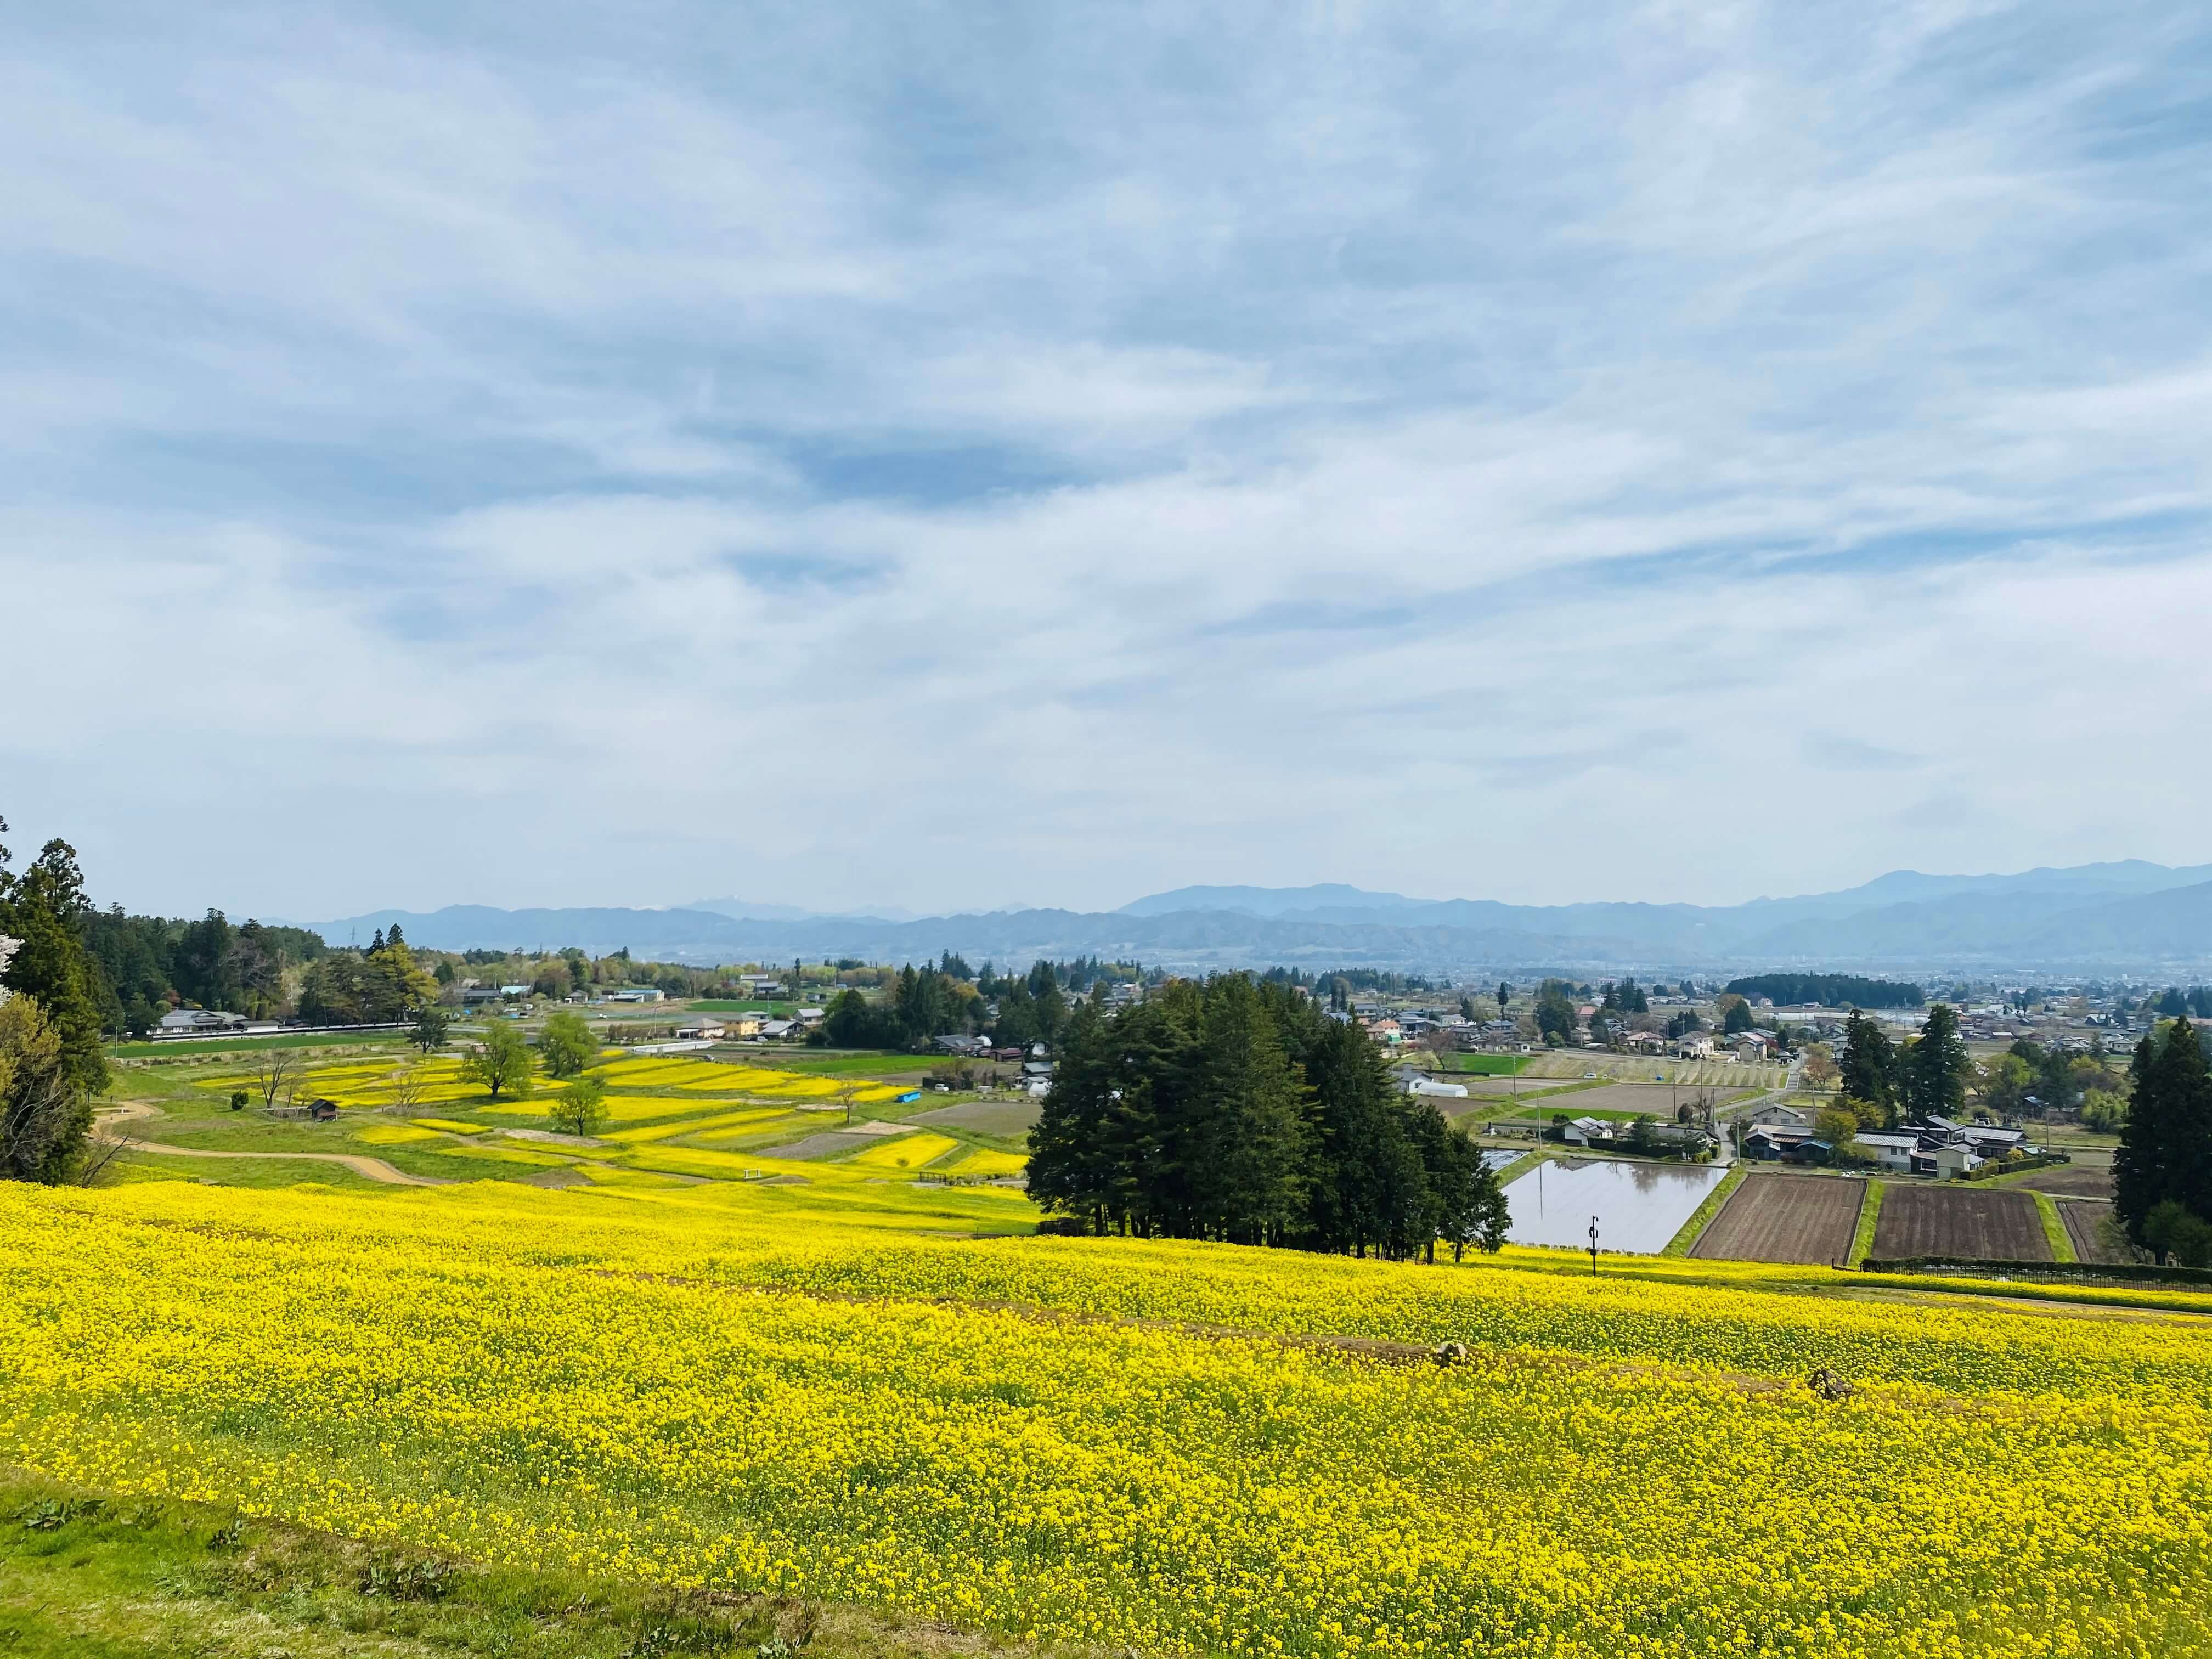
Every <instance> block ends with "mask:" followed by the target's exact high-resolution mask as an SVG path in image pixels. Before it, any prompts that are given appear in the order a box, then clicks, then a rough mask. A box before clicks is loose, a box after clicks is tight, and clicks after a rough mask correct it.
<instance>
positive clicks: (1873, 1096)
mask: <svg viewBox="0 0 2212 1659" xmlns="http://www.w3.org/2000/svg"><path fill="white" fill-rule="evenodd" d="M1836 1059H1837V1066H1838V1072H1839V1073H1840V1077H1839V1081H1838V1087H1839V1088H1840V1089H1841V1090H1842V1091H1843V1093H1844V1095H1845V1096H1846V1097H1849V1098H1850V1099H1852V1100H1856V1101H1863V1102H1864V1103H1866V1104H1868V1105H1869V1106H1872V1107H1875V1108H1877V1109H1879V1111H1880V1114H1881V1117H1880V1121H1881V1122H1882V1123H1885V1124H1888V1125H1894V1124H1895V1123H1896V1122H1897V1109H1898V1089H1897V1049H1896V1048H1895V1047H1894V1046H1893V1044H1892V1043H1891V1042H1890V1040H1889V1039H1888V1038H1887V1036H1883V1035H1882V1030H1881V1026H1879V1025H1877V1024H1875V1023H1874V1021H1873V1020H1871V1019H1869V1018H1867V1016H1866V1015H1864V1014H1863V1013H1861V1012H1859V1011H1858V1010H1857V1009H1856V1008H1854V1009H1852V1010H1851V1013H1850V1018H1849V1019H1848V1020H1846V1021H1845V1022H1844V1051H1843V1053H1842V1054H1838V1056H1837V1057H1836Z"/></svg>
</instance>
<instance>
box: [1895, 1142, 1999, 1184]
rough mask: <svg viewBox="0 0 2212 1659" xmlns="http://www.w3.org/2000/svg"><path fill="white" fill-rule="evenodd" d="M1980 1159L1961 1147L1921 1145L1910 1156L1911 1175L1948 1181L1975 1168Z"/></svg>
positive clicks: (1938, 1144)
mask: <svg viewBox="0 0 2212 1659" xmlns="http://www.w3.org/2000/svg"><path fill="white" fill-rule="evenodd" d="M1981 1161H1982V1160H1981V1159H1980V1158H1977V1157H1975V1156H1974V1154H1973V1153H1972V1152H1968V1151H1967V1150H1966V1147H1965V1146H1958V1145H1954V1144H1949V1143H1941V1142H1939V1143H1937V1144H1935V1145H1932V1146H1929V1145H1923V1146H1921V1147H1919V1148H1918V1149H1917V1151H1915V1152H1913V1154H1912V1166H1911V1168H1912V1173H1913V1174H1914V1175H1917V1176H1935V1177H1936V1179H1937V1180H1938V1181H1949V1180H1951V1179H1953V1178H1954V1176H1962V1175H1964V1174H1966V1171H1967V1170H1971V1169H1973V1168H1975V1167H1976V1166H1977V1165H1978V1164H1980V1163H1981Z"/></svg>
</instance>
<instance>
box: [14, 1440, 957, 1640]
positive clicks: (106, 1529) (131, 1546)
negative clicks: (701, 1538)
mask: <svg viewBox="0 0 2212 1659" xmlns="http://www.w3.org/2000/svg"><path fill="white" fill-rule="evenodd" d="M986 1645H987V1644H982V1643H980V1642H963V1643H961V1644H960V1646H961V1648H963V1649H964V1650H969V1651H981V1650H986ZM988 1645H989V1646H990V1647H996V1646H997V1644H988ZM800 1649H804V1650H805V1653H806V1654H807V1655H808V1656H809V1659H814V1656H819V1659H905V1656H919V1655H921V1654H923V1653H932V1652H934V1653H941V1652H944V1651H945V1650H946V1649H947V1644H946V1642H945V1638H944V1637H943V1636H942V1635H938V1634H934V1633H933V1632H926V1631H922V1630H919V1629H917V1630H915V1631H914V1632H910V1633H909V1632H904V1631H902V1629H901V1628H900V1627H899V1626H896V1625H894V1624H892V1623H890V1622H889V1621H887V1620H883V1619H880V1618H878V1617H875V1616H873V1615H870V1614H866V1613H859V1612H856V1611H854V1610H852V1609H847V1608H838V1607H821V1606H818V1605H813V1604H809V1603H806V1602H803V1601H789V1600H781V1599H775V1598H770V1597H768V1596H763V1595H708V1594H704V1593H687V1592H683V1591H677V1590H669V1589H657V1588H653V1587H648V1586H644V1585H638V1584H629V1583H621V1582H617V1581H611V1580H607V1579H603V1578H594V1577H585V1576H583V1575H580V1574H577V1573H572V1572H564V1571H560V1570H558V1569H557V1568H556V1569H550V1570H545V1571H533V1572H524V1571H512V1570H507V1569H490V1568H485V1567H482V1566H477V1565H472V1564H471V1563H468V1562H465V1561H455V1560H451V1559H444V1558H441V1557H438V1556H435V1555H432V1554H428V1553H424V1552H422V1551H421V1550H416V1549H404V1548H397V1547H385V1546H379V1545H374V1544H370V1543H364V1542H362V1541H359V1540H356V1539H350V1538H342V1537H337V1536H334V1535H332V1534H328V1533H319V1532H314V1531H311V1530H309V1529H307V1528H302V1527H294V1526H288V1525H285V1524H283V1523H282V1522H273V1521H263V1520H252V1519H247V1518H245V1517H242V1516H240V1515H239V1514H238V1513H237V1512H236V1511H235V1510H231V1509H228V1508H226V1507H221V1506H216V1505H212V1504H185V1503H170V1502H161V1501H158V1500H153V1499H146V1498H126V1499H120V1500H118V1499H112V1498H111V1499H106V1500H103V1499H101V1498H100V1497H98V1496H97V1495H95V1494H93V1493H90V1492H85V1491H83V1490H82V1489H79V1488H75V1487H69V1486H61V1485H59V1484H58V1483H56V1482H53V1481H51V1480H46V1479H45V1478H43V1477H41V1476H40V1475H37V1474H31V1473H28V1472H26V1471H22V1470H11V1469H0V1654H6V1655H22V1656H25V1659H29V1656H33V1655H52V1656H57V1659H58V1656H62V1655H68V1656H70V1659H178V1656H185V1655H191V1656H201V1659H341V1656H349V1659H351V1656H360V1659H367V1656H370V1655H375V1656H379V1659H432V1656H442V1659H464V1656H466V1659H474V1656H484V1659H492V1656H501V1659H633V1656H647V1655H651V1656H665V1659H690V1656H693V1655H708V1654H713V1655H721V1656H726V1659H740V1656H743V1659H750V1656H752V1655H753V1654H755V1653H756V1652H757V1651H765V1652H769V1653H776V1652H781V1651H785V1650H790V1651H793V1652H794V1653H795V1652H796V1651H797V1650H800Z"/></svg>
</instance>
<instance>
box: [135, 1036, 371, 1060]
mask: <svg viewBox="0 0 2212 1659" xmlns="http://www.w3.org/2000/svg"><path fill="white" fill-rule="evenodd" d="M406 1041H407V1033H406V1032H404V1031H296V1032H294V1033H292V1034H290V1035H289V1036H258V1037H185V1038H179V1039H175V1040H173V1041H171V1042H111V1043H109V1044H108V1045H107V1054H108V1058H109V1059H111V1060H151V1059H157V1058H158V1059H165V1060H166V1059H178V1060H183V1059H186V1058H189V1057H191V1056H192V1055H194V1054H252V1052H253V1051H254V1050H256V1049H258V1048H334V1047H338V1046H341V1045H343V1046H346V1047H350V1048H365V1049H366V1048H398V1047H401V1046H403V1045H404V1043H405V1042H406Z"/></svg>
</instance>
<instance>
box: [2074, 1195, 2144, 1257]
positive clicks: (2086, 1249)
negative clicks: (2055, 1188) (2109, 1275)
mask: <svg viewBox="0 0 2212 1659" xmlns="http://www.w3.org/2000/svg"><path fill="white" fill-rule="evenodd" d="M2058 1218H2059V1219H2060V1220H2061V1221H2063V1222H2064V1223H2065V1224H2066V1237H2067V1238H2068V1239H2069V1240H2070V1241H2071V1242H2072V1243H2073V1246H2074V1254H2075V1257H2076V1258H2077V1259H2079V1260H2081V1261H2097V1262H2102V1263H2105V1264H2106V1265H2108V1266H2112V1267H2117V1266H2118V1265H2120V1264H2121V1263H2123V1262H2125V1261H2130V1260H2132V1258H2131V1257H2130V1255H2129V1253H2128V1250H2127V1247H2126V1244H2125V1242H2124V1241H2123V1240H2121V1239H2118V1238H2115V1237H2113V1236H2112V1231H2111V1229H2110V1228H2109V1227H2108V1226H2107V1225H2106V1224H2107V1223H2109V1222H2110V1221H2111V1220H2112V1203H2111V1201H2110V1200H2099V1199H2087V1198H2081V1199H2074V1200H2070V1201H2068V1202H2064V1203H2062V1204H2060V1205H2059V1206H2058Z"/></svg>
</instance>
